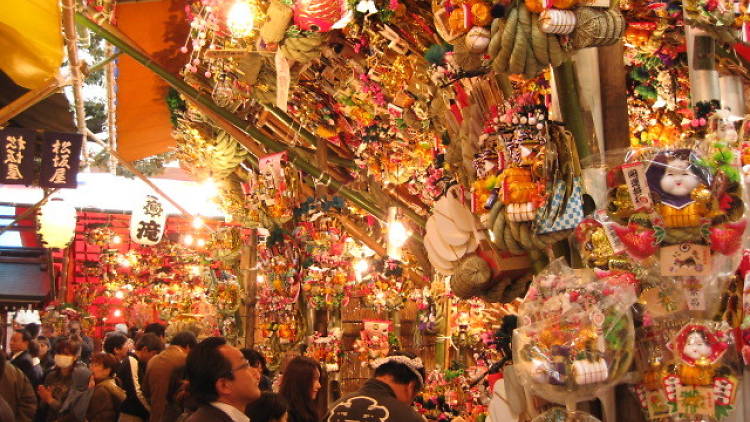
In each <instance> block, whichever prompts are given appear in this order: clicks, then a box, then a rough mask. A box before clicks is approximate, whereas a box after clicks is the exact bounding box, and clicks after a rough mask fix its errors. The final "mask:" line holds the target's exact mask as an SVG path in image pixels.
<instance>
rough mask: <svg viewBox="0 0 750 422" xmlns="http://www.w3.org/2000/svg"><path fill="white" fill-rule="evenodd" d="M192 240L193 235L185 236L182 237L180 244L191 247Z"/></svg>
mask: <svg viewBox="0 0 750 422" xmlns="http://www.w3.org/2000/svg"><path fill="white" fill-rule="evenodd" d="M193 240H194V239H193V235H191V234H186V235H185V236H183V237H182V243H184V244H185V246H190V245H192V244H193Z"/></svg>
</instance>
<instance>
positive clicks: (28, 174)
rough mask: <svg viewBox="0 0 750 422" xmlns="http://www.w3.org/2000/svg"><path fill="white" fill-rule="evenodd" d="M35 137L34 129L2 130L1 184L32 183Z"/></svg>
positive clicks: (0, 144)
mask: <svg viewBox="0 0 750 422" xmlns="http://www.w3.org/2000/svg"><path fill="white" fill-rule="evenodd" d="M35 139H36V134H35V133H34V131H33V130H27V129H15V128H11V129H4V130H0V184H8V185H30V184H31V181H32V180H33V177H34V149H35V144H36V143H35V142H34V141H35Z"/></svg>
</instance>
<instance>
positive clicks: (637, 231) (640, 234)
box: [612, 224, 657, 259]
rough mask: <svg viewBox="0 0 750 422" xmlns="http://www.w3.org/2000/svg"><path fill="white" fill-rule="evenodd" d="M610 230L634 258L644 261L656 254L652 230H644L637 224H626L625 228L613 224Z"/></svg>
mask: <svg viewBox="0 0 750 422" xmlns="http://www.w3.org/2000/svg"><path fill="white" fill-rule="evenodd" d="M612 228H613V229H614V231H615V233H617V236H618V237H619V238H620V240H621V241H622V243H623V244H624V245H625V248H626V249H627V251H628V253H629V254H630V255H632V256H634V257H635V258H638V259H645V258H648V257H649V256H651V255H653V254H654V253H656V249H657V247H656V235H655V233H654V231H653V230H649V229H644V228H642V227H641V226H639V225H637V224H628V226H627V227H623V226H620V225H617V224H613V225H612Z"/></svg>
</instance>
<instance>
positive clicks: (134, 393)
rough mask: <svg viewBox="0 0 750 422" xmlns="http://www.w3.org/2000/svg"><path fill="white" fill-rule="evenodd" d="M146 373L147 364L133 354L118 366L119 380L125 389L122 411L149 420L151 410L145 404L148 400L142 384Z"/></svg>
mask: <svg viewBox="0 0 750 422" xmlns="http://www.w3.org/2000/svg"><path fill="white" fill-rule="evenodd" d="M133 369H135V371H133ZM145 374H146V364H145V363H143V362H141V361H139V360H138V358H137V357H135V356H133V355H128V357H126V358H125V359H123V360H122V362H120V367H119V368H117V380H118V382H119V383H120V387H122V389H123V390H125V400H124V401H123V402H122V405H121V406H120V413H127V414H128V415H133V416H138V417H139V418H141V419H144V420H148V418H149V411H148V409H147V408H146V406H145V405H144V403H148V401H146V397H145V396H144V394H143V386H142V383H143V376H144V375H145Z"/></svg>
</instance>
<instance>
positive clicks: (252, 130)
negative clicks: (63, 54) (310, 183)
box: [76, 13, 425, 226]
mask: <svg viewBox="0 0 750 422" xmlns="http://www.w3.org/2000/svg"><path fill="white" fill-rule="evenodd" d="M76 20H77V22H78V23H80V24H81V25H83V26H86V27H87V28H89V29H91V30H92V31H94V32H96V33H97V34H99V35H100V36H102V37H103V38H104V39H106V40H107V41H109V42H110V43H112V44H113V45H115V46H116V47H117V48H119V49H120V50H122V51H123V52H125V53H126V54H128V55H130V56H131V57H132V58H133V59H135V60H136V61H138V62H139V63H141V64H142V65H144V66H146V67H147V68H148V69H150V70H151V71H153V72H154V73H156V74H157V75H158V76H159V77H161V78H162V79H164V81H166V82H167V83H168V84H169V85H171V86H172V87H173V88H175V89H176V90H177V91H178V92H180V93H181V94H182V95H184V96H185V97H186V98H187V99H188V100H190V101H191V102H192V103H195V104H200V105H203V106H205V107H207V108H210V109H211V110H212V111H214V112H215V113H216V114H217V115H219V116H221V117H222V118H223V119H224V120H226V121H227V122H229V123H231V125H234V126H235V127H237V128H238V129H240V130H242V131H243V132H244V133H246V134H247V135H248V136H250V137H252V138H253V139H255V140H256V141H258V142H259V143H260V144H262V145H264V146H265V147H267V148H268V149H269V150H271V151H272V152H281V151H287V154H288V157H289V161H290V163H291V164H292V165H294V166H295V167H297V169H299V170H301V171H304V172H306V173H308V174H310V175H311V176H312V177H313V178H314V179H316V180H318V181H319V182H320V183H323V184H326V185H328V186H330V187H331V189H333V190H334V191H338V192H339V193H340V194H341V196H343V197H344V198H346V199H348V200H349V201H351V202H352V203H353V204H355V205H356V206H358V207H360V208H362V209H363V210H365V211H367V212H369V213H370V214H372V215H374V216H376V217H378V218H380V219H383V218H385V216H386V214H385V211H384V210H383V209H381V208H380V207H378V206H377V205H376V204H375V203H374V202H373V201H371V200H369V199H366V198H364V197H362V196H360V194H359V193H358V192H355V191H353V190H352V189H350V188H348V187H346V186H344V184H343V183H341V182H338V181H336V180H334V179H333V178H332V177H331V175H330V174H328V173H325V172H322V171H321V170H320V169H318V168H317V167H315V166H314V165H312V164H310V163H309V162H308V161H306V160H305V159H303V158H302V157H300V156H299V154H297V153H296V152H295V151H294V150H292V149H290V148H289V147H288V146H287V145H285V144H283V143H281V142H279V141H276V140H274V139H271V138H269V137H267V136H265V135H264V134H262V133H261V132H260V131H259V130H258V129H257V128H256V127H254V126H253V125H252V124H247V122H246V121H244V120H243V119H241V118H240V117H238V116H236V115H234V114H232V113H230V112H229V111H227V110H225V109H223V108H221V107H218V106H217V105H216V104H215V103H214V102H213V100H212V99H211V98H210V97H207V96H205V95H203V94H201V93H200V92H198V91H197V90H196V89H195V88H193V87H191V86H189V85H188V84H186V83H185V82H184V81H183V80H182V79H180V78H179V77H177V76H175V75H173V74H171V73H169V72H168V71H167V70H166V69H164V68H163V67H161V66H159V65H158V64H157V63H155V62H154V60H153V59H152V58H151V57H150V56H149V55H148V54H145V53H144V52H142V51H141V50H139V49H138V48H136V47H134V46H132V45H131V44H130V43H128V42H126V41H124V40H123V39H121V38H119V37H118V36H116V35H115V34H114V33H112V32H111V31H109V30H107V29H105V28H103V27H102V26H100V25H98V24H96V23H95V22H93V21H92V20H91V19H89V18H88V17H86V16H84V15H82V14H80V13H78V14H77V15H76ZM222 128H224V127H223V126H222ZM225 129H226V128H225ZM415 223H417V224H419V225H420V226H424V223H425V221H424V218H418V219H416V220H415Z"/></svg>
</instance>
